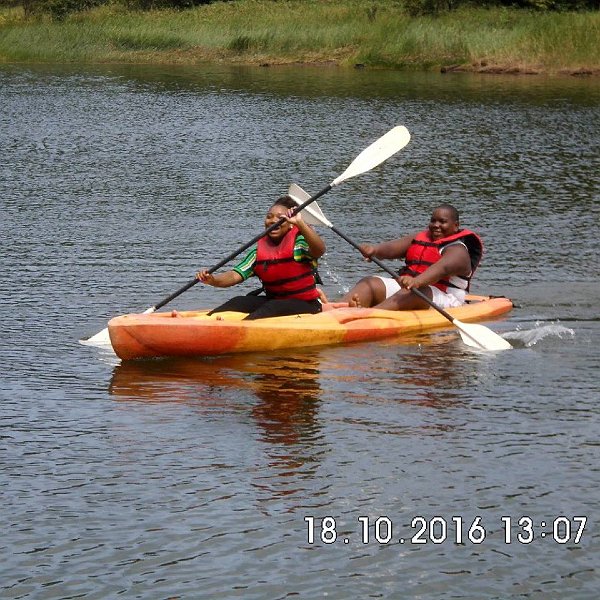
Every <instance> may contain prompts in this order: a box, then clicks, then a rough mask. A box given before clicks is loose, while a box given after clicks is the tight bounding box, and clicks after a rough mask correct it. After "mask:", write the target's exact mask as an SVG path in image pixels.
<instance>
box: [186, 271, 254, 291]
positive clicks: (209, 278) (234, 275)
mask: <svg viewBox="0 0 600 600" xmlns="http://www.w3.org/2000/svg"><path fill="white" fill-rule="evenodd" d="M196 277H197V278H198V279H199V280H200V281H201V282H202V283H205V284H206V285H212V286H213V287H221V288H226V287H231V286H232V285H236V284H238V283H241V282H242V281H243V278H242V276H241V275H240V274H239V273H238V272H236V271H226V272H225V273H218V274H217V275H213V274H212V273H209V272H208V271H206V270H204V271H199V272H198V273H197V274H196Z"/></svg>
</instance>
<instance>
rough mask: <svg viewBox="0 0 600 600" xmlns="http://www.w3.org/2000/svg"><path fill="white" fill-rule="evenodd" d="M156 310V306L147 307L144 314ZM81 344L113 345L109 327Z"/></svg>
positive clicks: (81, 341)
mask: <svg viewBox="0 0 600 600" xmlns="http://www.w3.org/2000/svg"><path fill="white" fill-rule="evenodd" d="M155 310H156V307H155V306H151V307H150V308H147V309H146V310H145V311H144V312H143V313H142V314H143V315H149V314H151V313H153V312H154V311H155ZM79 343H80V344H85V345H86V346H112V344H111V343H110V335H109V333H108V327H107V328H105V329H103V330H102V331H99V332H98V333H97V334H96V335H93V336H92V337H89V338H87V340H79Z"/></svg>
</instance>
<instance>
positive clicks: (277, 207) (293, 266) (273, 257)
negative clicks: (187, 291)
mask: <svg viewBox="0 0 600 600" xmlns="http://www.w3.org/2000/svg"><path fill="white" fill-rule="evenodd" d="M296 207H297V204H296V203H295V202H294V200H292V198H290V197H289V196H283V197H282V198H279V200H277V202H275V204H273V206H271V208H270V209H269V211H268V212H267V216H266V218H265V229H268V228H269V227H270V226H271V225H273V224H275V223H276V222H277V221H279V220H280V219H282V218H283V219H285V221H284V222H283V223H282V224H281V225H280V226H279V227H277V228H275V229H273V230H272V231H270V232H269V233H268V234H267V235H265V236H264V237H262V238H261V239H260V240H259V241H258V244H257V245H256V247H255V248H253V249H252V250H251V251H250V252H249V253H248V254H247V255H246V257H245V258H244V260H242V261H241V262H240V263H239V264H238V265H236V266H235V267H234V268H233V270H231V271H227V272H225V273H221V274H217V275H212V274H210V273H209V272H208V271H206V270H204V271H200V272H199V273H197V275H196V277H197V278H198V279H199V280H200V281H202V282H203V283H206V284H208V285H212V286H215V287H230V286H232V285H236V284H238V283H241V282H242V281H245V280H246V279H248V278H249V277H251V276H252V275H256V276H257V277H258V278H259V279H260V281H261V283H262V285H263V287H264V289H265V294H266V295H264V296H258V295H248V296H236V297H234V298H231V300H228V301H227V302H225V304H222V305H221V306H218V307H217V308H215V309H213V310H212V311H210V312H209V313H208V314H209V315H212V314H214V313H219V312H224V311H236V312H244V313H248V316H247V317H245V318H246V319H264V318H266V317H281V316H285V315H295V314H300V313H318V312H321V307H322V305H321V302H320V300H319V298H320V296H321V293H320V292H319V290H318V289H317V281H316V277H317V275H316V261H317V259H318V258H320V257H321V256H323V254H324V253H325V243H324V242H323V240H322V239H321V238H320V237H319V235H318V234H317V233H316V232H315V231H314V229H313V228H312V227H310V226H309V225H307V224H306V223H305V222H304V221H303V220H302V217H301V215H300V213H298V214H296V215H293V216H292V213H293V209H294V208H296Z"/></svg>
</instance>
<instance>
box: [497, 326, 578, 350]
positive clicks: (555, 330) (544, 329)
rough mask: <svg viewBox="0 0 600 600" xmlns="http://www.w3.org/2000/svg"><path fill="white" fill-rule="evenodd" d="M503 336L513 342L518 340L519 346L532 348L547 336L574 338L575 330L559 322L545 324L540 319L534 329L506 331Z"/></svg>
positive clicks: (561, 338)
mask: <svg viewBox="0 0 600 600" xmlns="http://www.w3.org/2000/svg"><path fill="white" fill-rule="evenodd" d="M502 337H503V338H504V339H506V340H510V341H511V342H516V343H517V345H519V346H522V347H525V348H531V346H535V345H536V344H537V343H538V342H541V341H542V340H544V339H547V338H550V339H554V338H557V339H560V340H563V339H566V338H574V337H575V332H574V331H573V330H572V329H570V328H568V327H564V326H563V325H559V324H558V323H551V324H543V323H542V322H540V321H536V323H535V327H534V328H533V329H524V330H519V329H517V330H516V331H506V332H504V333H503V334H502Z"/></svg>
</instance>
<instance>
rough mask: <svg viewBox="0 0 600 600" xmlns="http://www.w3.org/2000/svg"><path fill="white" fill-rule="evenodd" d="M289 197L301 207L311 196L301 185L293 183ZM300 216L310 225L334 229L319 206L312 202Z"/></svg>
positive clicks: (289, 190)
mask: <svg viewBox="0 0 600 600" xmlns="http://www.w3.org/2000/svg"><path fill="white" fill-rule="evenodd" d="M288 196H289V197H290V198H291V199H292V200H293V201H294V202H295V203H296V204H297V205H298V206H300V205H301V204H303V203H304V202H306V201H307V200H308V199H309V198H310V194H309V193H308V192H305V191H304V190H303V189H302V188H301V187H300V186H299V185H296V184H295V183H292V184H291V185H290V187H289V189H288ZM300 214H301V215H302V218H303V219H304V221H305V222H306V223H308V224H309V225H325V227H333V225H332V223H331V222H330V221H329V220H328V219H327V217H326V216H325V215H324V214H323V211H322V210H321V209H320V207H319V205H318V204H317V203H316V202H311V203H310V204H309V205H308V206H305V207H304V208H303V209H302V210H301V211H300Z"/></svg>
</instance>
